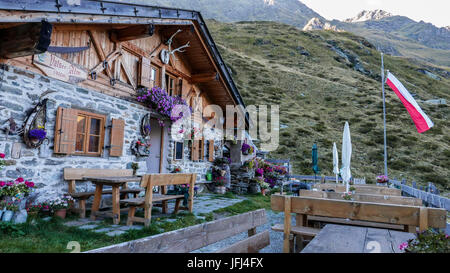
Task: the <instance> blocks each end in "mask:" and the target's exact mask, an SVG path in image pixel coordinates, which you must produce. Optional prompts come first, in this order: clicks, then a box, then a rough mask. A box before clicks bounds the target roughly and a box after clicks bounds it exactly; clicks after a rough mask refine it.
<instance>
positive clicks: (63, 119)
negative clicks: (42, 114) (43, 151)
mask: <svg viewBox="0 0 450 273" xmlns="http://www.w3.org/2000/svg"><path fill="white" fill-rule="evenodd" d="M77 112H78V111H77V110H75V109H70V108H63V107H58V110H57V111H56V124H55V143H54V147H53V152H54V153H55V154H68V155H70V154H73V153H75V141H76V134H77Z"/></svg>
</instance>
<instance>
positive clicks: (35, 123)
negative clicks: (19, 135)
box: [22, 99, 49, 148]
mask: <svg viewBox="0 0 450 273" xmlns="http://www.w3.org/2000/svg"><path fill="white" fill-rule="evenodd" d="M46 122H47V99H44V100H42V101H39V103H38V104H37V105H36V106H35V107H34V109H33V110H32V111H31V112H30V113H29V114H28V116H27V118H26V119H25V122H24V123H23V126H22V128H23V141H24V143H25V144H26V145H27V146H28V147H29V148H38V147H39V146H41V145H42V143H44V141H45V140H47V141H49V140H48V138H47V137H44V138H42V139H32V138H30V136H29V132H30V131H31V130H33V129H43V130H44V131H45V123H46Z"/></svg>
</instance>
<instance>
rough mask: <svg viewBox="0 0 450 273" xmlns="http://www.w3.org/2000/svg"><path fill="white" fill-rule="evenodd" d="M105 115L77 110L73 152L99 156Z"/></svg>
mask: <svg viewBox="0 0 450 273" xmlns="http://www.w3.org/2000/svg"><path fill="white" fill-rule="evenodd" d="M105 120H106V117H105V116H103V115H98V114H93V113H88V112H84V111H78V114H77V131H76V132H77V133H76V141H75V154H79V155H92V156H100V154H101V152H102V148H103V141H104V130H105V129H104V128H105Z"/></svg>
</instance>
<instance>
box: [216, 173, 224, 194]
mask: <svg viewBox="0 0 450 273" xmlns="http://www.w3.org/2000/svg"><path fill="white" fill-rule="evenodd" d="M214 185H215V188H214V192H215V193H218V194H225V192H226V188H225V177H223V176H218V177H216V179H215V184H214Z"/></svg>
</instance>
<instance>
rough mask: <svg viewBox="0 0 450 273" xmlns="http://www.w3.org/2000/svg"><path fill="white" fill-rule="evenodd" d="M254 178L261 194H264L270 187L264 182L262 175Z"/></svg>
mask: <svg viewBox="0 0 450 273" xmlns="http://www.w3.org/2000/svg"><path fill="white" fill-rule="evenodd" d="M255 179H256V182H257V183H258V184H259V187H260V188H261V194H262V195H264V196H265V195H266V191H267V189H268V188H269V187H270V185H269V183H267V182H265V181H264V178H263V177H262V176H260V177H256V178H255Z"/></svg>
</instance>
